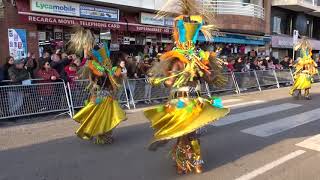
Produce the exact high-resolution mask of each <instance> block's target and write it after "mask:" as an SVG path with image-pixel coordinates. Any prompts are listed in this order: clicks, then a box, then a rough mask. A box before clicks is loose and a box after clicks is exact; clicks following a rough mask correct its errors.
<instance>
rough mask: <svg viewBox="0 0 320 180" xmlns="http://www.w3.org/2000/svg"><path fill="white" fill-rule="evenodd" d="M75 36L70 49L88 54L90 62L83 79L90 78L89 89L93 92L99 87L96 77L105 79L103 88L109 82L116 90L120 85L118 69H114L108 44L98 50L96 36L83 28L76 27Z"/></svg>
mask: <svg viewBox="0 0 320 180" xmlns="http://www.w3.org/2000/svg"><path fill="white" fill-rule="evenodd" d="M75 30H76V31H75V34H74V35H73V36H72V38H71V40H70V42H69V49H70V50H71V51H74V52H76V53H82V52H83V51H85V52H87V56H88V57H87V58H88V62H87V63H86V65H85V67H84V69H83V71H82V74H81V77H83V78H88V79H89V80H90V84H89V86H88V87H87V88H88V89H90V90H92V87H94V85H96V86H97V80H96V78H94V77H104V78H105V79H104V83H103V85H102V87H101V88H104V85H105V84H106V82H107V81H108V80H109V82H110V83H111V86H112V89H113V90H116V89H117V88H118V87H119V86H120V85H119V83H118V82H117V80H116V79H115V77H114V74H115V73H116V71H117V68H116V67H112V63H111V60H110V50H109V49H108V45H107V43H106V42H105V43H103V46H100V47H99V48H98V49H95V48H93V47H94V43H95V41H94V35H93V34H92V32H91V30H90V29H85V28H83V27H76V28H75Z"/></svg>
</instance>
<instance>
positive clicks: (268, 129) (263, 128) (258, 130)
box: [241, 108, 320, 137]
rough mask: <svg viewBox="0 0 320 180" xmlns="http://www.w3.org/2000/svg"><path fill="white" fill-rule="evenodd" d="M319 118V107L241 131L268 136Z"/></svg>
mask: <svg viewBox="0 0 320 180" xmlns="http://www.w3.org/2000/svg"><path fill="white" fill-rule="evenodd" d="M319 119H320V108H318V109H314V110H312V111H308V112H303V113H300V114H297V115H294V116H289V117H286V118H283V119H279V120H277V121H272V122H269V123H265V124H261V125H258V126H254V127H251V128H248V129H244V130H241V132H244V133H247V134H251V135H255V136H259V137H268V136H271V135H274V134H278V133H281V132H283V131H286V130H289V129H292V128H295V127H297V126H301V125H303V124H306V123H309V122H312V121H316V120H319ZM271 120H272V119H270V121H271Z"/></svg>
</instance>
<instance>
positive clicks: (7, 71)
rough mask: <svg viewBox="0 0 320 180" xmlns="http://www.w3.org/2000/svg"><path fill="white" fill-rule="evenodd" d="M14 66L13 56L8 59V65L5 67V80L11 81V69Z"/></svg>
mask: <svg viewBox="0 0 320 180" xmlns="http://www.w3.org/2000/svg"><path fill="white" fill-rule="evenodd" d="M13 65H14V59H13V57H12V56H9V57H7V58H6V63H5V64H4V66H3V80H10V77H9V69H10V67H11V66H13Z"/></svg>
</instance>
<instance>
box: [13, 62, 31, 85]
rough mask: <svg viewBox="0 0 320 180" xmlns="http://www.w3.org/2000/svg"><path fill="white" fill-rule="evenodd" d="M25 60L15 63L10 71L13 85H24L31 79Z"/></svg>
mask: <svg viewBox="0 0 320 180" xmlns="http://www.w3.org/2000/svg"><path fill="white" fill-rule="evenodd" d="M24 64H25V59H23V58H22V59H19V60H16V61H15V62H14V66H12V67H10V68H9V70H8V74H9V78H10V80H11V81H12V84H15V85H17V84H22V82H23V81H25V80H28V79H30V74H29V72H28V70H27V69H26V68H25V65H24Z"/></svg>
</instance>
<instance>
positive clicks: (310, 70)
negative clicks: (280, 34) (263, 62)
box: [290, 38, 318, 99]
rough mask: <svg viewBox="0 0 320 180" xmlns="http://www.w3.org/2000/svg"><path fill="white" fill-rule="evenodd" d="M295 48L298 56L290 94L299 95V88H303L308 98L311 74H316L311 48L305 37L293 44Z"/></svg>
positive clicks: (311, 79)
mask: <svg viewBox="0 0 320 180" xmlns="http://www.w3.org/2000/svg"><path fill="white" fill-rule="evenodd" d="M295 50H300V56H301V57H300V58H298V62H297V63H296V64H295V65H294V68H295V72H294V84H293V87H292V88H291V90H290V94H291V95H294V96H296V97H299V96H300V94H301V90H305V97H306V98H307V99H310V96H309V90H310V88H311V84H312V82H313V76H314V75H316V74H318V69H317V64H316V63H315V61H314V60H313V59H312V48H311V45H310V43H309V42H308V40H307V39H306V38H302V39H301V40H300V42H299V43H298V44H297V45H296V46H295Z"/></svg>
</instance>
